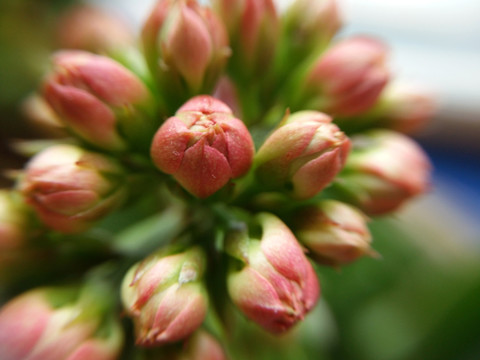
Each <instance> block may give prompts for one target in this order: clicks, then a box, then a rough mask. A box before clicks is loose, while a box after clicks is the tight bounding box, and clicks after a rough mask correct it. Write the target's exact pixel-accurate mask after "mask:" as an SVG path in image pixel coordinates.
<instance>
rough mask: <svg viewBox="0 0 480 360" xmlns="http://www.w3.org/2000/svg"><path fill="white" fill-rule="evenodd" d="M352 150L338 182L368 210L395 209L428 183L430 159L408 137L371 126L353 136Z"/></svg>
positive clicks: (417, 193)
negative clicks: (367, 129)
mask: <svg viewBox="0 0 480 360" xmlns="http://www.w3.org/2000/svg"><path fill="white" fill-rule="evenodd" d="M352 142H353V151H352V153H351V155H350V156H349V158H348V161H347V164H346V166H345V171H344V172H343V173H342V174H341V176H340V180H339V183H340V184H341V185H342V186H344V187H345V189H347V190H348V193H349V194H350V200H351V201H352V202H353V203H354V204H355V205H357V206H358V207H359V208H360V209H362V210H363V211H365V212H366V213H367V214H373V215H380V214H385V213H388V212H391V211H394V210H396V209H397V208H398V207H399V206H401V205H402V204H403V203H404V202H405V201H407V200H409V199H410V198H412V197H414V196H416V195H419V194H421V193H423V192H425V191H426V190H427V189H428V187H429V180H430V169H431V165H430V161H429V159H428V157H427V156H426V154H425V153H424V151H423V150H422V149H421V148H420V147H419V146H418V145H417V144H416V143H415V141H413V140H412V139H410V138H409V137H407V136H405V135H402V134H400V133H396V132H393V131H389V130H371V131H369V132H365V133H362V134H359V135H356V136H354V137H352Z"/></svg>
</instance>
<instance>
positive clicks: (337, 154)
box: [255, 111, 350, 199]
mask: <svg viewBox="0 0 480 360" xmlns="http://www.w3.org/2000/svg"><path fill="white" fill-rule="evenodd" d="M331 121H332V119H331V118H330V117H329V116H328V115H325V114H323V113H320V112H316V111H300V112H297V113H293V114H291V115H290V114H287V115H286V116H285V118H284V120H283V121H282V122H281V123H280V126H279V127H278V128H277V129H276V130H275V131H274V132H273V133H272V134H271V135H270V136H269V137H268V138H267V140H266V141H265V143H264V144H263V145H262V147H261V148H260V149H259V150H258V152H257V154H256V155H255V166H256V169H255V171H256V175H257V178H258V179H259V180H260V181H261V182H262V183H264V184H265V185H266V186H271V187H274V188H278V189H281V190H288V191H291V194H292V195H293V196H294V197H296V198H299V199H306V198H310V197H312V196H315V195H316V194H317V193H319V192H320V191H321V190H323V189H324V188H325V187H326V186H327V185H329V184H330V182H331V181H332V180H333V179H334V178H335V176H336V175H337V173H338V172H339V171H340V170H341V169H342V168H343V166H344V164H345V161H346V158H347V155H348V152H349V150H350V140H349V139H348V137H347V136H346V135H345V134H344V133H343V132H341V131H340V129H339V128H338V127H337V126H336V125H335V124H333V123H332V122H331Z"/></svg>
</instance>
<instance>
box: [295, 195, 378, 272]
mask: <svg viewBox="0 0 480 360" xmlns="http://www.w3.org/2000/svg"><path fill="white" fill-rule="evenodd" d="M296 219H297V220H296V231H295V234H296V235H297V237H298V239H299V240H300V242H301V243H302V244H304V245H305V246H306V247H307V248H308V249H310V251H311V252H310V253H309V255H310V256H311V257H312V258H313V259H315V261H317V262H318V263H320V264H324V265H331V266H339V265H345V264H348V263H351V262H353V261H355V260H357V259H358V258H359V257H361V256H364V255H374V252H373V250H372V249H371V248H370V242H371V235H370V231H369V230H368V227H367V224H366V222H367V217H366V216H365V215H364V214H363V213H362V212H361V211H359V210H358V209H355V208H354V207H352V206H349V205H347V204H344V203H342V202H340V201H337V200H324V201H321V202H320V203H318V204H317V205H316V206H312V207H308V208H306V209H304V210H303V211H302V212H301V213H300V214H299V215H298V216H297V218H296Z"/></svg>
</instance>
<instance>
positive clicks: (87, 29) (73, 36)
mask: <svg viewBox="0 0 480 360" xmlns="http://www.w3.org/2000/svg"><path fill="white" fill-rule="evenodd" d="M56 35H57V42H58V46H59V48H61V49H78V50H86V51H90V52H93V53H97V54H104V53H111V52H114V51H116V50H120V49H122V48H126V47H128V46H132V45H133V44H134V39H135V38H134V35H133V31H132V30H131V29H130V28H129V26H128V24H126V23H125V22H124V21H122V19H120V18H119V17H115V16H114V15H113V14H111V13H107V12H104V11H102V10H101V9H100V8H97V7H93V6H87V5H78V6H74V7H72V8H70V9H69V10H68V11H67V12H66V13H65V14H63V15H62V17H61V18H60V21H59V23H58V27H57V31H56Z"/></svg>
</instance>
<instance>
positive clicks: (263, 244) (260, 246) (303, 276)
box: [227, 213, 320, 333]
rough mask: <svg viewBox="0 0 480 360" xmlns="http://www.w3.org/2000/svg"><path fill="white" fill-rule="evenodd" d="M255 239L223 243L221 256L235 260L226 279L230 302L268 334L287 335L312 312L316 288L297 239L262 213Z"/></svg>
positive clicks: (239, 237) (235, 238)
mask: <svg viewBox="0 0 480 360" xmlns="http://www.w3.org/2000/svg"><path fill="white" fill-rule="evenodd" d="M256 221H257V222H258V223H259V225H260V228H261V232H262V233H261V235H259V238H258V239H257V238H253V237H252V238H249V237H248V235H247V234H244V233H234V234H231V236H230V238H227V251H228V252H229V254H230V255H232V256H234V257H235V258H236V259H237V260H239V263H238V264H237V265H238V266H235V264H233V265H232V268H231V270H230V272H229V274H228V280H227V281H228V291H229V294H230V297H231V298H232V300H233V302H234V303H235V304H236V305H237V306H238V307H239V308H240V310H242V312H243V313H244V314H245V315H246V316H247V317H248V318H249V319H251V320H253V321H255V322H256V323H257V324H259V325H260V326H262V327H263V328H265V329H266V330H268V331H270V332H272V333H282V332H285V331H287V330H288V329H290V328H291V327H292V326H293V325H295V324H296V323H297V322H298V321H300V320H302V319H303V318H304V316H305V315H306V314H307V313H308V312H309V311H310V310H311V309H312V308H313V307H314V306H315V304H316V302H317V299H318V297H319V292H320V289H319V284H318V280H317V277H316V274H315V271H314V270H313V267H312V265H311V264H310V263H309V261H308V259H307V258H306V256H305V254H304V253H303V250H302V248H301V246H300V245H299V243H298V242H297V239H296V238H295V236H294V235H293V233H292V232H291V231H290V230H289V229H288V227H287V226H286V225H285V224H284V223H283V222H282V221H281V220H280V219H278V218H277V217H275V216H274V215H271V214H267V213H262V214H259V215H257V217H256Z"/></svg>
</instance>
